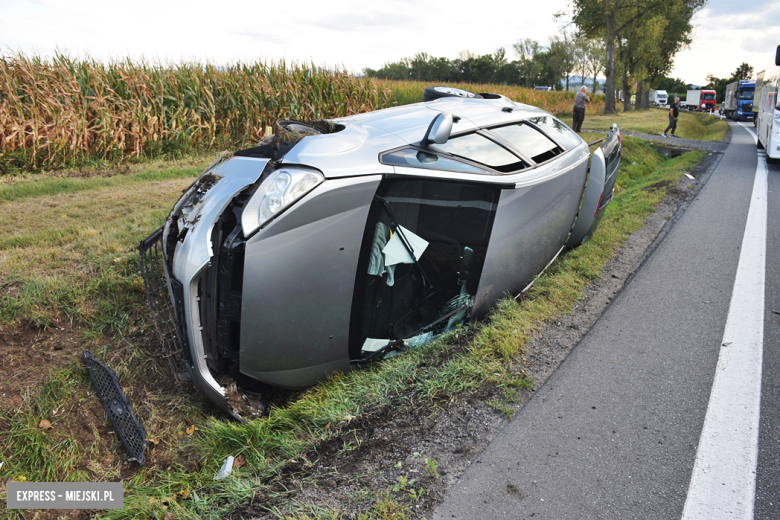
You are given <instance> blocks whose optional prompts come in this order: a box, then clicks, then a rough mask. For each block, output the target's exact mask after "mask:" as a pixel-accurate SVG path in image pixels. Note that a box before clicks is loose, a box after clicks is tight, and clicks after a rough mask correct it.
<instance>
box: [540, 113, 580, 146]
mask: <svg viewBox="0 0 780 520" xmlns="http://www.w3.org/2000/svg"><path fill="white" fill-rule="evenodd" d="M528 121H529V122H531V123H533V124H535V125H536V126H538V127H539V128H541V129H542V130H543V131H544V132H546V133H547V135H549V136H550V137H552V138H553V140H554V141H556V142H557V143H558V144H559V145H560V147H561V148H563V149H564V150H571V149H572V148H574V147H575V146H577V145H578V144H580V143H581V142H582V139H580V136H578V135H577V134H575V133H574V130H572V129H571V128H569V127H568V126H566V125H565V124H563V123H561V122H560V121H559V120H557V119H555V118H554V117H552V116H542V117H532V118H531V119H529V120H528Z"/></svg>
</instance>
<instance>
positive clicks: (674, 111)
mask: <svg viewBox="0 0 780 520" xmlns="http://www.w3.org/2000/svg"><path fill="white" fill-rule="evenodd" d="M679 115H680V98H678V97H676V98H674V103H672V104H671V105H670V106H669V126H667V127H666V130H664V133H663V134H661V135H663V136H664V137H677V136H676V135H674V131H675V130H677V117H678V116H679ZM669 130H671V131H672V133H671V135H666V132H668V131H669Z"/></svg>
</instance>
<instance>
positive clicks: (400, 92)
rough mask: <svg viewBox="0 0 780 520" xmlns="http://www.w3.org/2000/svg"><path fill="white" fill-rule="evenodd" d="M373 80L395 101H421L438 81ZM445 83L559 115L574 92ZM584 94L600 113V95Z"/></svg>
mask: <svg viewBox="0 0 780 520" xmlns="http://www.w3.org/2000/svg"><path fill="white" fill-rule="evenodd" d="M377 82H378V83H379V85H381V86H383V87H385V88H389V89H391V90H392V91H393V94H394V96H395V98H396V100H397V101H398V104H399V105H404V104H407V103H416V102H418V101H421V100H422V96H423V91H424V90H425V87H429V86H432V85H438V83H425V82H419V81H393V80H377ZM447 86H450V87H456V88H461V89H465V90H470V91H472V92H489V93H491V94H501V95H503V96H506V97H508V98H509V99H511V100H513V101H517V102H519V103H525V104H526V105H533V106H535V107H539V108H542V109H544V110H546V111H547V112H550V113H551V114H555V115H557V116H559V117H563V116H565V115H570V114H571V113H572V107H573V106H574V95H575V93H574V92H558V91H542V90H533V89H529V88H525V87H519V86H514V85H497V84H493V83H489V84H471V83H455V84H449V83H448V84H447ZM588 96H590V98H591V99H590V104H589V105H588V112H589V113H591V114H601V113H602V112H604V96H596V95H594V94H591V93H588Z"/></svg>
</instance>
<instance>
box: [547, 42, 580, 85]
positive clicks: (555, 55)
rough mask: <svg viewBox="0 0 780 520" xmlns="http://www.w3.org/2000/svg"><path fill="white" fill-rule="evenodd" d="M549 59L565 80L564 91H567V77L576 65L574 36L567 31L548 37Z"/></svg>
mask: <svg viewBox="0 0 780 520" xmlns="http://www.w3.org/2000/svg"><path fill="white" fill-rule="evenodd" d="M550 59H551V64H552V66H553V68H554V69H555V70H556V71H557V72H558V74H559V76H560V77H562V78H564V79H565V80H566V90H569V76H570V75H571V73H572V71H573V70H574V67H575V64H576V57H575V49H574V36H572V34H571V33H570V32H569V31H566V30H564V31H562V32H561V34H554V35H552V36H550Z"/></svg>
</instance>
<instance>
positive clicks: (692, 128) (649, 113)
mask: <svg viewBox="0 0 780 520" xmlns="http://www.w3.org/2000/svg"><path fill="white" fill-rule="evenodd" d="M612 123H617V125H618V127H619V128H620V129H621V130H630V131H634V132H642V133H646V134H651V135H658V136H659V138H660V134H661V133H663V131H664V130H665V129H666V127H667V125H668V124H669V110H667V109H661V108H651V109H650V110H643V111H638V112H637V111H631V112H618V113H617V114H615V115H610V116H603V115H596V114H594V113H592V112H590V111H589V112H588V113H587V115H586V116H585V122H584V123H583V125H582V128H583V129H584V130H601V131H607V130H608V129H609V127H610V126H612ZM728 130H729V126H728V123H727V122H726V121H721V120H720V118H718V117H717V116H712V115H709V114H702V113H698V112H687V111H684V110H683V111H681V112H680V117H679V119H678V121H677V132H676V133H675V135H677V136H678V137H685V138H687V139H697V140H700V141H722V140H723V138H724V137H726V134H727V133H728Z"/></svg>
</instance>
